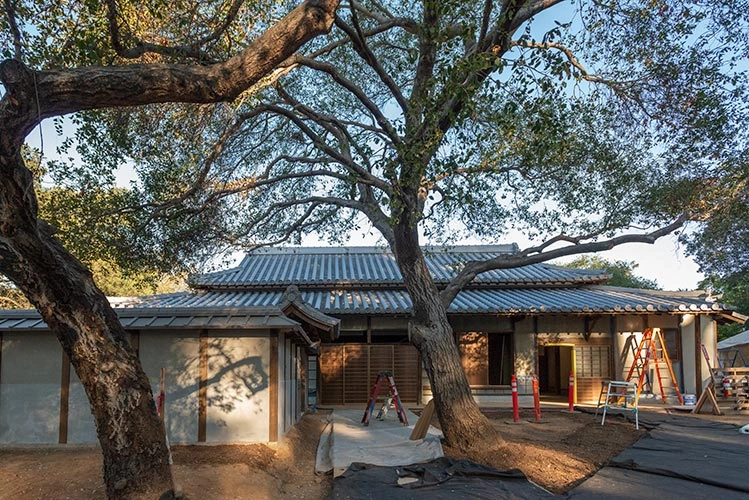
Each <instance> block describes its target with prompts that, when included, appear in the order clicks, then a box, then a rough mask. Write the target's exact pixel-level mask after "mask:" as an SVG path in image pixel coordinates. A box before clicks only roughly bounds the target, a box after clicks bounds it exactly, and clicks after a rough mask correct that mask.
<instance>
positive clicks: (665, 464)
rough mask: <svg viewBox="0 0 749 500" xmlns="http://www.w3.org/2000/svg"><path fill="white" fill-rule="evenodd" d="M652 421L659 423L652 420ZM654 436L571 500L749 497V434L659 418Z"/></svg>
mask: <svg viewBox="0 0 749 500" xmlns="http://www.w3.org/2000/svg"><path fill="white" fill-rule="evenodd" d="M649 417H650V418H654V417H653V416H652V415H649ZM653 423H654V424H656V425H657V427H655V428H654V429H653V430H651V431H650V433H649V434H648V435H647V436H645V437H644V438H642V439H641V440H639V441H638V442H637V443H635V444H634V445H632V446H631V447H629V448H627V449H626V450H624V451H623V452H622V453H620V454H619V455H617V456H616V457H615V458H614V459H613V460H611V462H610V463H609V465H608V466H607V467H605V468H603V469H601V470H600V471H599V472H598V473H597V474H595V475H594V476H593V477H592V478H590V479H588V480H587V481H585V482H584V483H583V484H581V485H580V486H578V487H577V488H575V489H574V490H573V491H572V492H570V494H569V498H570V499H574V500H588V499H594V498H595V499H599V498H600V499H607V500H614V499H624V498H627V499H651V498H690V499H691V498H693V499H698V498H720V499H721V500H723V499H729V498H747V497H748V495H749V472H747V470H748V469H747V460H748V459H749V458H748V457H749V435H746V434H742V433H740V432H739V431H738V427H737V426H735V425H731V424H725V423H719V422H711V421H708V420H702V419H697V418H691V417H674V416H666V417H665V418H654V421H653Z"/></svg>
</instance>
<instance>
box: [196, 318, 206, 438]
mask: <svg viewBox="0 0 749 500" xmlns="http://www.w3.org/2000/svg"><path fill="white" fill-rule="evenodd" d="M199 338H200V340H199V344H198V357H199V358H200V361H199V364H200V366H199V370H200V375H199V377H200V378H199V380H198V442H200V443H205V441H206V420H207V415H208V337H207V336H206V332H205V330H201V332H200V337H199Z"/></svg>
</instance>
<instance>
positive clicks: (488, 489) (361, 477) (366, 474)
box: [327, 457, 561, 500]
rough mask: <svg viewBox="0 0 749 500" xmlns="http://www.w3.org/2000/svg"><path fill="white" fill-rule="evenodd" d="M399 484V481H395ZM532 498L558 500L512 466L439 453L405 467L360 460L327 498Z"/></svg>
mask: <svg viewBox="0 0 749 500" xmlns="http://www.w3.org/2000/svg"><path fill="white" fill-rule="evenodd" d="M399 482H400V483H403V484H399ZM460 498H470V499H476V500H526V499H527V500H536V499H544V498H561V497H558V496H556V495H554V494H552V493H549V492H548V491H546V490H544V489H543V488H540V487H539V486H537V485H535V484H533V483H532V482H530V481H529V480H528V479H527V478H526V477H525V475H524V474H523V473H522V472H521V471H519V470H517V469H513V470H507V471H501V470H497V469H493V468H491V467H487V466H484V465H481V464H477V463H474V462H471V461H469V460H456V459H453V458H450V457H441V458H438V459H435V460H432V461H430V462H426V463H423V464H417V465H409V466H405V467H384V466H375V465H368V464H362V463H355V464H351V467H349V469H348V470H347V471H346V472H345V473H344V474H343V475H342V476H340V477H338V478H336V479H335V481H334V482H333V489H332V490H331V493H330V494H329V495H328V497H327V499H328V500H352V499H356V500H381V499H387V500H422V499H423V500H456V499H460Z"/></svg>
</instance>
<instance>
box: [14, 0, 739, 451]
mask: <svg viewBox="0 0 749 500" xmlns="http://www.w3.org/2000/svg"><path fill="white" fill-rule="evenodd" d="M742 3H745V2H736V1H732V0H724V1H717V2H716V1H714V0H710V1H707V0H704V1H703V0H695V1H688V2H684V1H678V2H677V1H671V0H656V1H651V0H648V1H638V0H624V1H615V2H600V1H597V0H587V1H582V2H574V3H573V2H563V1H562V0H504V1H500V2H496V1H491V0H487V1H485V2H463V1H457V0H456V1H447V0H445V1H433V0H426V1H421V2H400V1H391V2H381V1H374V0H368V1H351V2H348V3H346V4H345V5H344V7H343V8H342V9H340V10H339V12H338V14H337V16H336V17H335V22H334V29H333V30H332V32H331V34H330V35H329V36H328V37H319V38H317V39H315V40H314V41H313V42H311V43H310V44H308V45H307V46H305V51H304V52H303V53H302V52H300V53H296V54H294V55H293V56H290V57H289V58H287V59H286V60H285V61H284V62H283V63H282V64H280V65H279V67H278V69H277V70H276V71H274V72H273V73H272V74H271V75H270V76H269V77H268V78H267V79H265V80H264V81H263V82H262V86H264V87H265V88H264V90H263V89H259V91H258V93H256V94H254V95H252V96H246V95H245V96H242V98H241V99H239V100H234V101H232V103H231V104H219V105H216V106H212V107H206V106H204V107H201V108H199V109H196V108H194V107H186V106H184V105H176V104H175V105H163V106H159V107H148V108H141V109H137V110H136V109H128V110H127V111H115V112H96V113H93V112H90V113H89V114H86V115H81V116H83V117H84V118H83V119H84V123H85V124H86V126H82V127H80V128H79V132H78V141H79V143H80V144H83V145H87V147H88V150H84V151H83V154H82V156H83V158H84V160H86V161H85V162H84V164H85V165H86V166H87V167H90V169H91V172H94V173H95V174H97V175H93V176H87V175H83V176H82V177H83V178H84V179H85V180H86V181H87V182H88V181H90V180H91V177H93V178H96V177H97V176H98V174H99V170H97V169H100V168H101V167H102V165H103V166H104V167H106V162H103V161H102V160H101V158H100V157H98V156H97V154H96V151H98V150H99V149H100V148H98V147H97V145H101V146H106V148H107V151H109V152H110V154H112V155H115V157H117V158H122V159H127V160H129V161H132V162H133V163H134V164H135V166H136V170H137V171H138V173H139V183H138V184H137V185H135V186H133V194H134V198H135V199H137V200H138V203H137V204H133V205H131V206H129V207H126V208H124V209H123V213H127V214H128V215H129V216H130V215H133V214H137V215H136V217H139V222H138V223H136V224H134V225H133V226H132V231H130V232H128V231H125V232H124V233H123V234H125V235H127V236H128V237H129V238H130V239H131V241H133V242H136V243H137V242H138V241H140V238H142V237H145V241H147V242H148V244H147V245H143V247H148V248H157V249H160V248H161V249H167V248H170V247H171V246H172V245H171V244H172V242H173V241H174V240H175V239H176V240H179V238H180V236H182V235H183V233H181V232H180V231H181V230H182V227H183V226H182V225H181V224H179V223H176V224H175V223H174V222H173V221H175V220H177V221H185V222H187V223H188V224H187V227H195V229H198V230H200V229H202V230H203V231H204V233H205V234H204V236H205V238H203V241H204V242H205V243H206V245H237V246H245V247H248V246H253V245H258V244H275V243H283V242H294V241H298V239H299V237H300V236H301V235H304V234H306V233H309V232H313V231H316V232H319V233H320V234H322V235H325V236H326V237H328V238H330V239H331V240H334V241H339V240H345V238H346V235H348V234H350V233H351V232H352V231H353V232H356V231H365V232H366V231H370V230H374V231H376V232H378V233H380V234H381V235H382V237H383V239H384V241H385V242H386V243H387V244H388V245H389V246H390V247H391V248H392V249H393V251H394V252H395V255H396V258H397V262H398V265H399V267H400V270H401V272H402V274H403V277H404V280H405V284H406V287H407V289H408V292H409V295H410V297H411V300H412V302H413V317H412V319H411V326H410V334H411V339H412V341H413V342H414V344H415V345H416V346H417V347H418V348H419V350H420V352H421V356H422V359H423V363H424V366H425V368H426V370H427V373H428V376H429V379H430V383H431V384H432V390H433V393H434V395H435V400H436V403H437V404H436V407H437V412H438V415H439V418H440V420H441V423H442V426H443V430H444V432H445V435H446V437H447V439H448V440H449V441H450V442H451V443H452V444H453V445H456V446H459V447H463V448H470V447H472V446H474V445H477V444H481V445H487V444H491V442H492V440H493V439H498V438H497V437H496V436H495V435H494V432H493V430H492V427H491V426H490V425H489V424H488V422H487V421H486V419H485V418H484V417H483V416H482V415H481V413H480V412H479V410H478V407H477V406H476V404H475V402H474V400H473V398H472V397H471V394H470V388H469V386H468V383H467V381H466V378H465V376H464V374H463V372H462V370H461V366H460V360H459V356H458V353H457V349H456V347H455V344H454V340H453V333H452V331H451V328H450V325H449V323H448V321H447V315H446V312H447V308H448V307H449V305H450V303H451V302H452V301H453V300H454V299H455V297H456V295H457V293H458V292H459V291H460V289H461V288H462V287H463V286H465V285H466V284H467V283H469V282H470V281H471V280H472V279H473V278H474V277H475V276H476V275H477V274H479V273H481V272H485V271H487V270H490V269H499V268H508V267H516V266H522V265H526V264H531V263H536V262H542V261H546V260H549V259H553V258H556V257H560V256H563V255H570V254H577V253H584V252H591V251H599V250H604V249H608V248H611V247H612V246H614V245H618V244H622V243H627V242H635V241H637V242H653V241H655V240H656V239H657V238H658V237H660V236H662V235H665V234H668V233H670V232H672V231H674V230H676V229H678V228H680V227H681V226H682V225H683V224H684V223H685V222H686V221H689V220H702V219H704V218H705V217H708V216H709V215H710V214H711V208H714V206H713V204H712V203H711V200H712V199H713V198H711V196H712V193H713V192H714V191H713V188H714V187H715V186H716V185H718V184H719V183H720V180H721V179H722V177H723V176H724V174H723V172H724V170H725V168H726V166H727V165H730V164H731V157H732V156H734V155H735V152H736V151H741V150H744V151H745V149H746V136H745V133H744V132H743V131H742V126H741V119H742V118H743V116H745V111H746V109H745V108H746V103H747V99H746V75H745V74H744V73H742V72H741V67H742V64H745V61H746V52H745V51H746V46H747V45H746V43H745V42H746V38H747V29H746V21H747V19H746V15H745V13H746V12H749V9H746V8H742V5H739V4H742ZM743 7H746V6H745V5H744V6H743ZM133 29H134V30H135V28H133ZM135 31H137V30H135ZM205 37H209V36H208V35H204V38H205ZM111 39H112V45H113V47H114V49H115V50H116V51H117V52H118V53H120V54H121V55H122V54H124V55H127V54H130V55H137V56H141V55H143V54H144V53H147V54H157V55H158V56H160V57H172V56H176V57H184V56H185V54H189V55H191V56H194V57H197V58H198V59H200V57H203V54H202V53H197V52H195V50H194V47H192V46H191V45H189V44H188V45H186V46H185V47H183V50H182V51H181V52H180V51H171V52H170V51H169V50H166V49H164V48H163V47H162V46H161V45H159V44H158V43H156V42H150V43H140V44H136V45H135V46H133V47H131V48H130V49H127V48H126V47H122V46H119V47H118V45H121V42H118V40H120V39H121V33H111ZM124 55H123V57H124ZM209 67H210V66H209ZM196 71H202V68H197V69H196ZM9 88H10V87H9ZM141 90H142V89H137V90H136V91H135V93H136V94H138V95H140V92H141ZM235 95H236V94H231V95H226V96H224V95H223V94H222V95H221V96H216V99H215V100H223V98H224V97H234V96H235ZM83 97H86V96H83ZM162 97H163V98H161V99H160V102H167V101H183V102H184V101H197V100H198V99H187V98H180V96H179V95H178V94H174V93H171V94H170V93H168V92H165V93H164V94H163V96H162ZM209 97H210V96H209ZM18 101H19V102H24V103H27V104H28V101H27V100H22V99H21V100H18ZM4 102H5V101H4ZM146 102H153V101H148V100H146V99H143V100H141V101H133V100H129V101H118V102H114V99H112V100H111V101H108V102H101V103H100V105H101V106H107V105H110V106H111V105H120V104H138V103H146ZM32 104H33V103H32ZM93 107H94V106H89V107H88V108H87V109H91V108H93ZM96 107H99V106H98V105H97V106H96ZM79 109H83V108H79ZM71 111H72V110H71ZM30 112H31V113H33V110H32V111H30ZM28 119H29V120H31V118H30V117H28ZM84 149H85V148H84ZM705 178H709V179H714V180H715V182H712V183H708V184H705V185H703V184H704V183H702V182H700V181H701V180H702V179H705ZM24 213H25V212H24ZM191 221H192V223H191ZM194 221H199V222H200V224H196V225H195V224H193V223H194ZM38 224H39V223H38V222H37V225H38ZM510 229H516V230H521V231H525V233H526V234H527V235H528V236H529V237H531V238H532V239H534V240H536V241H538V244H537V245H533V246H531V247H528V248H525V249H523V250H522V251H520V252H519V253H516V254H513V255H505V256H501V257H498V258H495V259H492V260H489V261H485V262H470V263H467V264H466V265H465V267H463V268H462V269H459V270H457V271H458V272H457V275H456V277H455V279H454V280H453V281H452V282H451V283H450V284H449V285H448V286H447V287H446V288H444V289H441V290H440V289H438V288H437V287H436V286H435V284H434V282H433V281H432V279H431V276H430V274H429V271H428V269H427V266H426V264H425V261H424V256H423V254H422V250H421V246H420V243H421V242H422V240H423V239H424V237H425V236H426V237H428V238H431V239H432V240H433V241H434V240H437V241H445V242H447V243H450V242H453V241H457V240H459V238H460V237H462V236H463V235H466V234H470V235H474V236H478V237H481V238H484V239H489V240H496V239H498V238H502V237H503V236H504V235H506V234H507V231H508V230H510ZM3 234H4V233H3ZM144 235H145V236H144ZM2 241H4V240H2ZM191 241H197V240H191ZM138 248H141V246H140V245H139V246H138ZM162 255H163V256H165V257H169V254H168V253H167V252H162ZM3 270H4V268H3ZM11 277H12V276H11ZM45 317H46V316H45Z"/></svg>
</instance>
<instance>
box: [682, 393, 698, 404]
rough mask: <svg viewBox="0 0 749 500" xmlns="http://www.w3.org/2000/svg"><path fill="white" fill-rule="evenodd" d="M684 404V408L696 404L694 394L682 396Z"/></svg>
mask: <svg viewBox="0 0 749 500" xmlns="http://www.w3.org/2000/svg"><path fill="white" fill-rule="evenodd" d="M682 396H683V398H684V404H685V405H686V406H694V405H696V404H697V396H695V395H694V394H683V395H682Z"/></svg>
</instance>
